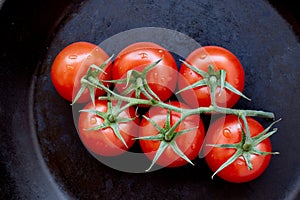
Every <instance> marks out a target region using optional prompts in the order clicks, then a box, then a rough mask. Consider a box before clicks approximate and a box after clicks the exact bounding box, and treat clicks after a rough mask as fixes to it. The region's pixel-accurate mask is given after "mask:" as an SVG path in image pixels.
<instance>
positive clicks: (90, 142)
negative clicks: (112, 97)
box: [78, 100, 139, 156]
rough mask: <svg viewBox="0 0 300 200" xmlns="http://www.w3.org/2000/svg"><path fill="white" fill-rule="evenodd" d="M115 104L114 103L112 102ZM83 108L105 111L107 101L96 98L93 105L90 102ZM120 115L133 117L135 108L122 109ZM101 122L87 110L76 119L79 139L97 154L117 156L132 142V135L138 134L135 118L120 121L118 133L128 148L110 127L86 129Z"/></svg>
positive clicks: (137, 121)
mask: <svg viewBox="0 0 300 200" xmlns="http://www.w3.org/2000/svg"><path fill="white" fill-rule="evenodd" d="M113 105H115V103H113ZM84 109H96V110H98V111H101V112H106V111H107V101H100V100H96V102H95V107H94V106H93V104H92V103H91V102H90V103H88V104H87V105H86V106H85V107H84ZM120 117H124V118H125V117H126V118H134V117H135V109H134V108H133V107H129V109H127V110H125V111H123V112H122V113H121V114H120ZM102 123H103V119H102V118H101V117H99V116H97V115H95V114H92V113H88V112H81V113H80V116H79V121H78V131H79V135H80V138H81V141H82V142H83V144H84V145H85V147H86V148H87V149H88V150H90V151H92V152H93V153H95V154H97V155H102V156H117V155H120V154H122V153H124V152H126V151H127V150H128V149H129V148H130V147H131V146H132V145H133V144H134V140H133V138H134V137H137V134H138V131H137V130H138V125H139V119H138V118H136V119H135V120H133V121H130V122H126V123H120V124H119V130H120V134H121V135H122V137H123V138H124V140H125V142H126V144H127V146H128V148H126V146H125V145H124V144H123V143H122V141H121V140H119V138H118V137H117V136H116V135H115V133H114V131H113V130H112V128H110V127H109V128H104V129H102V130H95V131H88V130H87V129H90V128H92V127H95V126H98V125H100V124H102Z"/></svg>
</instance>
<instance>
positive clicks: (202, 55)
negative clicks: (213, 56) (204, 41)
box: [199, 53, 207, 60]
mask: <svg viewBox="0 0 300 200" xmlns="http://www.w3.org/2000/svg"><path fill="white" fill-rule="evenodd" d="M206 57H207V54H205V53H203V54H200V56H199V58H200V59H202V60H203V59H205V58H206Z"/></svg>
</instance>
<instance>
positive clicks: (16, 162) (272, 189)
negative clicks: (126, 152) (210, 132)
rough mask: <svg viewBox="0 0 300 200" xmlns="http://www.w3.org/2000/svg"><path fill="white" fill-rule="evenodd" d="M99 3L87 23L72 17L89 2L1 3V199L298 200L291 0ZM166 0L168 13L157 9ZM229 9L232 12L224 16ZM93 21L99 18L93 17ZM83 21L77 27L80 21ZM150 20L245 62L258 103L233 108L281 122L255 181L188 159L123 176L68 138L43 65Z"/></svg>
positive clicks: (295, 31)
mask: <svg viewBox="0 0 300 200" xmlns="http://www.w3.org/2000/svg"><path fill="white" fill-rule="evenodd" d="M99 2H102V3H103V7H105V8H106V7H107V8H111V9H112V10H107V9H106V10H103V12H104V13H101V12H99V13H96V14H95V16H94V15H93V13H92V12H91V13H86V15H84V16H90V17H91V18H90V21H88V20H87V19H85V18H83V19H81V18H79V17H78V16H81V15H82V14H85V13H81V12H83V11H82V10H81V8H82V7H83V6H84V5H86V4H87V7H88V8H89V6H90V8H91V10H90V11H92V10H93V7H92V5H93V3H94V4H95V1H88V3H85V2H84V1H79V0H74V1H71V0H52V1H51V0H49V1H37V0H33V1H21V0H7V1H6V2H5V3H4V4H3V7H2V8H1V10H0V25H1V29H0V67H1V69H0V70H1V71H0V72H1V73H0V80H1V85H0V91H1V98H0V103H1V104H0V105H1V107H0V120H1V123H0V134H1V141H0V148H1V151H0V162H1V163H0V173H1V177H0V186H1V187H0V199H58V198H62V199H63V198H65V197H70V198H75V199H76V198H78V199H129V198H138V199H141V198H144V199H156V198H159V197H163V198H164V199H182V198H187V197H189V198H191V199H199V198H201V199H218V198H225V197H226V198H230V199H253V198H255V199H283V198H287V199H296V197H297V196H299V187H300V179H299V175H300V174H299V167H300V164H299V155H298V154H297V153H298V152H299V137H298V133H297V132H298V130H299V129H300V127H299V124H298V121H299V120H297V119H298V116H297V115H298V112H299V110H300V109H299V105H298V99H299V86H298V85H299V71H300V70H299V63H300V62H299V36H300V31H299V30H300V29H299V28H300V25H299V16H298V15H297V14H296V13H299V9H297V6H296V2H295V1H279V0H276V1H256V2H255V3H252V5H251V6H250V3H245V2H243V1H229V2H230V3H228V4H227V5H224V9H223V8H222V5H220V2H222V1H211V2H210V1H205V0H204V1H203V3H201V2H202V1H181V2H180V3H179V2H177V1H171V2H172V3H170V4H169V3H168V2H167V1H160V2H159V1H118V3H116V4H114V5H113V6H109V2H110V1H99ZM189 2H190V3H189ZM192 2H197V3H192ZM89 3H90V5H88V4H89ZM214 3H215V4H214ZM171 4H173V8H176V9H175V10H171V11H169V12H167V11H166V12H164V11H163V10H161V9H160V7H161V6H163V7H164V6H166V7H168V6H169V5H171ZM176 4H178V5H176ZM95 5H96V4H95ZM199 5H200V7H195V6H199ZM239 5H240V6H239ZM229 6H231V7H230V8H232V10H231V11H228V10H230V9H229V8H228V7H229ZM244 6H245V7H246V8H250V9H245V7H244ZM273 7H274V8H275V9H276V10H273ZM87 12H88V11H87ZM198 12H199V13H200V14H199V16H198ZM201 12H204V13H205V14H202V13H201ZM206 12H207V13H206ZM209 12H212V13H209ZM216 12H217V13H216ZM218 12H219V13H218ZM105 13H106V14H105ZM115 13H120V14H128V16H127V19H128V23H127V24H124V21H122V19H123V18H124V17H122V15H121V16H118V15H115ZM228 13H231V14H232V16H228V15H225V14H228ZM276 13H278V14H279V15H276ZM270 15H271V16H270ZM106 16H107V17H106ZM178 16H181V17H178ZM203 16H207V20H205V19H203V18H199V21H201V22H205V23H204V24H201V23H198V21H197V20H198V17H203ZM217 16H219V17H217ZM237 16H240V17H241V18H238V17H237ZM245 16H255V17H253V19H250V18H249V19H247V17H245ZM93 17H95V18H93ZM160 17H163V18H160ZM232 17H233V18H232ZM234 17H235V18H234ZM259 17H262V18H259ZM98 18H101V19H103V21H96V19H98ZM116 19H119V21H118V20H116ZM173 19H176V20H177V21H173ZM191 19H192V20H191ZM273 19H274V21H273ZM80 20H83V21H82V22H83V23H82V24H81V26H78V24H79V22H80ZM84 20H87V21H84ZM130 20H131V21H130ZM243 20H244V21H243ZM260 20H261V21H260ZM122 22H123V23H122ZM189 23H190V24H189ZM226 23H228V24H229V25H230V26H229V27H228V26H226V25H228V24H226ZM246 23H248V24H246ZM91 24H92V25H93V24H95V26H96V27H95V28H99V27H105V28H106V29H104V30H103V33H101V35H100V33H92V34H91V32H87V31H86V30H89V29H91V30H93V27H89V26H90V25H91ZM257 24H259V25H264V26H266V27H263V26H261V27H260V26H256V25H257ZM148 25H156V26H161V27H166V28H170V29H172V28H173V29H177V30H178V31H182V32H184V33H186V34H188V35H189V36H191V37H193V38H195V39H196V40H199V41H201V42H202V43H203V44H204V45H208V44H217V45H220V46H224V47H227V48H229V49H231V50H232V51H233V52H235V53H236V55H237V56H238V57H239V58H240V59H241V62H242V63H243V64H244V65H245V67H246V70H245V71H246V72H247V74H246V79H247V81H246V91H245V93H246V94H247V95H248V96H250V97H251V98H252V101H253V102H255V103H251V104H249V103H246V102H244V101H241V102H239V103H238V104H237V106H238V107H243V108H249V109H264V110H269V111H273V112H275V114H276V115H278V117H282V118H283V121H282V122H280V124H279V125H278V128H279V131H278V134H277V135H275V136H273V137H272V143H273V145H274V147H276V149H275V150H276V151H277V150H278V151H280V152H281V155H279V156H278V157H273V158H272V161H271V165H270V167H269V168H268V170H267V171H266V173H265V174H263V176H262V177H260V178H259V179H258V180H255V181H253V182H250V183H246V184H241V185H236V184H230V183H226V182H224V181H222V180H220V179H218V178H217V179H216V180H214V181H211V180H210V179H209V176H210V175H211V172H210V171H209V169H208V168H207V167H206V165H205V163H204V162H203V160H200V159H199V160H196V161H195V162H196V165H197V167H194V168H193V167H190V166H185V167H183V168H180V169H163V170H160V171H157V172H153V173H151V174H127V173H122V172H118V171H115V170H112V169H110V168H108V167H106V166H103V165H102V164H101V163H99V162H98V161H97V160H96V159H94V158H93V157H92V156H91V155H90V154H88V153H87V151H86V150H85V149H84V147H83V146H82V145H81V143H80V141H79V139H78V136H77V135H74V134H71V133H76V130H75V128H74V126H73V120H72V115H71V110H70V107H69V106H68V102H65V101H64V100H62V99H61V98H60V97H59V96H58V95H57V94H56V93H55V90H54V89H53V87H52V86H51V82H50V80H49V74H48V72H49V65H51V62H52V61H53V58H54V56H55V53H57V52H58V51H59V50H60V49H61V48H62V47H63V46H64V45H66V44H68V43H70V42H72V41H75V40H77V39H85V40H89V41H91V42H95V43H97V42H101V40H102V39H105V37H106V36H110V34H116V33H117V31H118V30H126V29H130V28H136V27H143V26H148ZM235 25H236V26H235ZM97 26H98V27H97ZM247 27H248V29H247V30H246V28H247ZM230 28H232V29H231V30H229V29H230ZM105 30H106V31H105ZM225 30H226V32H223V31H225ZM253 30H254V31H253ZM266 30H267V31H266ZM247 31H248V32H247ZM251 31H253V34H252V33H251V34H250V33H249V32H251ZM94 36H98V37H97V38H95V37H94ZM294 37H295V38H297V39H295V38H294ZM273 38H274V39H273ZM248 39H253V40H251V41H249V40H248ZM263 45H265V46H263ZM285 51H286V52H285ZM265 66H266V68H263V67H265Z"/></svg>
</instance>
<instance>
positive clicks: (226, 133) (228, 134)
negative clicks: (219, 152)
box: [223, 128, 231, 138]
mask: <svg viewBox="0 0 300 200" xmlns="http://www.w3.org/2000/svg"><path fill="white" fill-rule="evenodd" d="M223 135H224V136H225V137H227V138H230V137H231V131H230V130H229V129H228V128H225V129H224V130H223Z"/></svg>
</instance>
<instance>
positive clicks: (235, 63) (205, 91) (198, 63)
mask: <svg viewBox="0 0 300 200" xmlns="http://www.w3.org/2000/svg"><path fill="white" fill-rule="evenodd" d="M185 61H186V62H187V63H189V64H190V65H192V66H194V67H196V68H198V69H200V70H203V71H205V72H207V71H208V68H209V65H212V66H213V67H214V69H215V70H225V71H226V80H225V81H226V82H228V83H229V84H231V85H232V86H233V87H234V88H236V89H237V90H239V91H240V92H242V91H243V89H244V82H245V75H244V69H243V66H242V64H241V63H240V61H239V59H238V58H237V57H236V56H235V55H234V54H233V53H231V52H230V51H229V50H227V49H225V48H222V47H218V46H204V47H200V48H198V49H196V50H194V51H193V52H192V53H191V54H190V55H189V56H188V57H187V58H186V60H185ZM180 74H181V76H180V78H179V80H178V81H179V82H178V88H179V90H181V89H183V88H185V87H187V86H189V85H192V84H194V83H195V82H197V81H200V80H201V79H202V78H203V77H201V76H200V75H199V74H197V73H195V72H194V71H193V70H191V69H190V68H189V67H187V66H186V65H185V64H184V63H183V64H182V65H181V67H180ZM181 96H182V98H183V100H184V101H185V102H186V103H187V104H189V105H190V106H192V107H203V106H210V105H211V98H210V89H209V87H208V86H207V85H206V86H199V87H196V88H193V89H190V90H187V91H184V92H182V93H181ZM190 96H196V98H197V101H191V100H190V98H189V97H190ZM215 98H216V103H217V105H219V106H222V107H227V108H231V107H232V106H233V105H234V104H235V103H236V102H237V101H238V100H239V98H240V96H239V95H237V94H235V93H233V92H231V91H229V90H228V89H224V91H223V92H221V93H220V88H219V87H218V88H217V91H216V96H215Z"/></svg>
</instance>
